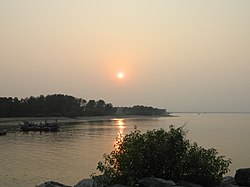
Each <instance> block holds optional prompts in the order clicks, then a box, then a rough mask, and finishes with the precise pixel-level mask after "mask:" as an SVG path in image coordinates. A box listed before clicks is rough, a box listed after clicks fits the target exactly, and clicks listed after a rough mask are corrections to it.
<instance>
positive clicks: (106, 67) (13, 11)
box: [0, 0, 250, 112]
mask: <svg viewBox="0 0 250 187" xmlns="http://www.w3.org/2000/svg"><path fill="white" fill-rule="evenodd" d="M249 10H250V1H249V0H209V1H207V0H186V1H185V0H155V1H152V0H91V1H89V0H72V1H68V0H37V1H34V0H22V1H20V0H0V97H5V96H7V97H18V98H23V97H29V96H39V95H41V94H42V95H48V94H57V93H61V94H68V95H72V96H75V97H80V98H84V99H86V100H89V99H95V100H99V99H103V100H105V101H106V102H110V103H112V104H113V105H114V106H133V105H150V106H153V107H158V108H166V109H167V110H168V111H175V112H176V111H190V112H197V111H206V112H218V111H224V112H249V111H250V86H249V83H250V11H249ZM119 72H122V73H124V77H123V78H118V77H117V74H118V73H119Z"/></svg>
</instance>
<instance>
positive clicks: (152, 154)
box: [97, 126, 231, 186]
mask: <svg viewBox="0 0 250 187" xmlns="http://www.w3.org/2000/svg"><path fill="white" fill-rule="evenodd" d="M185 135H186V132H185V131H184V130H183V127H180V128H174V127H173V126H170V130H169V131H168V132H167V131H165V130H163V129H160V130H153V131H147V132H146V133H144V134H142V133H140V131H135V132H131V133H130V134H127V135H125V136H124V137H120V138H117V144H116V145H115V148H114V150H113V151H112V152H111V153H110V154H105V155H104V162H99V163H98V166H97V169H99V170H100V171H101V172H102V173H103V175H104V179H105V180H106V181H105V182H106V183H107V184H112V183H117V182H118V183H123V184H129V185H134V184H135V183H136V182H137V181H138V179H141V178H144V177H151V176H154V177H159V178H164V179H172V180H179V179H188V180H189V181H190V182H199V183H201V184H203V185H206V186H209V185H210V184H213V183H216V182H219V181H220V180H221V179H222V175H223V174H225V173H227V172H228V166H229V164H230V163H231V161H230V160H226V159H224V157H223V156H218V155H217V154H218V153H217V152H216V150H215V149H208V150H206V149H204V148H202V147H198V146H197V144H196V143H194V144H191V143H190V142H189V141H188V140H187V139H186V136H185ZM192 164H193V165H192ZM190 169H191V170H190Z"/></svg>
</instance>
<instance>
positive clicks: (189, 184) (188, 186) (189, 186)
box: [177, 180, 203, 187]
mask: <svg viewBox="0 0 250 187" xmlns="http://www.w3.org/2000/svg"><path fill="white" fill-rule="evenodd" d="M177 184H178V185H179V186H185V187H203V186H202V185H200V184H194V183H192V182H189V181H185V180H179V181H178V183H177Z"/></svg>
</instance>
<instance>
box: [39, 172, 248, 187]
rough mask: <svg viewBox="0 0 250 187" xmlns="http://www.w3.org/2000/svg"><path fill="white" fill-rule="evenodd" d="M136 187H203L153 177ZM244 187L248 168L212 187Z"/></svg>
mask: <svg viewBox="0 0 250 187" xmlns="http://www.w3.org/2000/svg"><path fill="white" fill-rule="evenodd" d="M136 186H138V187H181V186H182V187H203V186H202V185H199V184H194V183H191V182H188V181H184V180H179V181H175V182H174V181H172V180H165V179H160V178H154V177H146V178H143V179H141V180H139V181H138V184H137V185H136ZM240 186H246V187H250V168H241V169H238V170H237V171H236V174H235V176H234V177H232V176H227V177H224V178H223V180H222V181H221V183H220V184H217V185H214V186H212V187H240ZM36 187H105V185H103V184H101V183H99V182H98V180H93V179H83V180H81V181H79V182H78V183H77V184H75V185H73V186H67V185H64V184H61V183H59V182H54V181H48V182H45V183H42V184H40V185H38V186H36ZM110 187H129V186H125V185H121V184H115V185H112V186H110Z"/></svg>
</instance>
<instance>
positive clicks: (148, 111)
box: [116, 105, 168, 116]
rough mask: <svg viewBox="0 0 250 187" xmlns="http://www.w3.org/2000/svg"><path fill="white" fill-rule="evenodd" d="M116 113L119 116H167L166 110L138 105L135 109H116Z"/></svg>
mask: <svg viewBox="0 0 250 187" xmlns="http://www.w3.org/2000/svg"><path fill="white" fill-rule="evenodd" d="M116 113H117V114H118V115H145V116H153V115H167V114H168V113H167V111H166V109H158V108H153V107H148V106H140V105H136V106H133V107H116Z"/></svg>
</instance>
